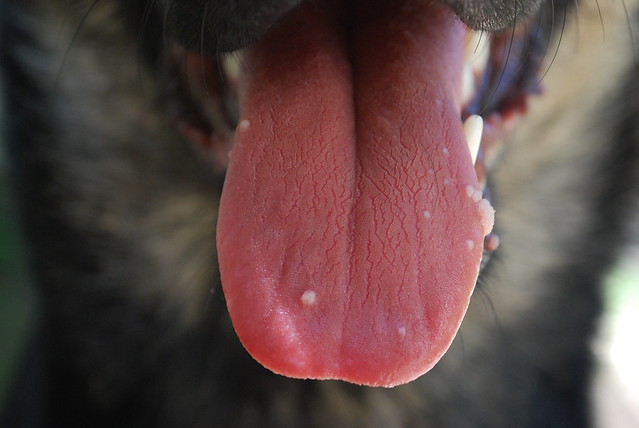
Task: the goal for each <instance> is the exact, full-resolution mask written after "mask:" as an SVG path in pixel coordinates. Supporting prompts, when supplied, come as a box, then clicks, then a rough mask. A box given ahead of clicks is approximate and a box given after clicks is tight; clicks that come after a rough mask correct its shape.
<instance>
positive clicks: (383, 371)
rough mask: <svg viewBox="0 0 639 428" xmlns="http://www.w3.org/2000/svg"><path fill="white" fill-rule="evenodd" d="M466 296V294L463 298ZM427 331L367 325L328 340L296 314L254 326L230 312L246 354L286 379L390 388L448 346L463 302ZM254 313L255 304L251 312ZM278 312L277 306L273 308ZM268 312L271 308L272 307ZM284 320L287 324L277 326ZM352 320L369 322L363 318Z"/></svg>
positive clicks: (406, 379) (424, 368) (429, 364)
mask: <svg viewBox="0 0 639 428" xmlns="http://www.w3.org/2000/svg"><path fill="white" fill-rule="evenodd" d="M468 300H469V299H468ZM456 307H457V309H458V310H457V311H455V313H452V314H449V317H448V319H447V320H444V321H442V320H440V322H439V323H437V324H436V325H433V326H432V327H431V328H429V329H428V331H423V329H421V328H416V327H415V326H408V327H399V328H397V327H393V328H389V329H386V330H382V331H377V332H376V334H375V333H373V332H372V329H368V330H367V331H365V332H363V333H362V334H360V335H359V336H357V337H353V335H352V334H351V335H350V336H348V337H344V338H341V340H331V338H330V337H328V336H324V335H323V334H321V332H320V333H318V332H317V331H316V330H313V329H312V328H311V327H308V326H305V323H304V322H302V321H301V320H300V319H296V318H295V316H293V317H292V319H287V320H286V321H285V322H284V323H282V322H281V319H280V322H279V323H278V322H273V319H268V316H264V317H263V319H264V324H268V327H265V328H264V329H262V328H260V329H256V328H255V323H246V322H245V319H244V317H234V316H233V315H235V313H234V311H233V310H232V307H231V308H230V313H231V318H232V320H233V324H234V328H235V330H236V333H237V334H238V337H239V338H240V341H241V342H242V344H243V346H244V347H245V349H246V350H247V351H248V353H249V354H250V355H251V356H252V357H253V358H254V359H255V360H256V361H257V362H259V363H260V364H261V365H263V366H264V367H265V368H267V369H269V370H270V371H272V372H274V373H276V374H279V375H283V376H286V377H290V378H296V379H311V380H340V381H345V382H349V383H353V384H357V385H363V386H369V387H386V388H390V387H394V386H398V385H402V384H405V383H408V382H411V381H413V380H415V379H417V378H418V377H420V376H422V375H423V374H425V373H426V372H428V371H429V370H430V369H432V368H433V367H434V366H435V364H436V363H437V362H438V361H439V360H440V358H441V357H442V356H443V355H444V353H445V352H446V351H447V350H448V348H449V347H450V345H451V343H452V341H453V339H454V338H455V335H456V333H457V330H458V328H459V325H460V324H461V320H462V318H463V316H464V314H465V311H466V308H467V304H465V305H464V304H462V303H460V304H459V305H456ZM255 311H257V312H259V311H260V309H259V308H254V310H253V312H255ZM273 312H277V313H279V315H280V316H281V315H282V311H277V310H275V311H273ZM271 313H272V312H271ZM282 324H286V326H288V327H286V326H284V325H282ZM357 324H360V325H361V324H372V322H371V320H364V321H362V322H360V323H357Z"/></svg>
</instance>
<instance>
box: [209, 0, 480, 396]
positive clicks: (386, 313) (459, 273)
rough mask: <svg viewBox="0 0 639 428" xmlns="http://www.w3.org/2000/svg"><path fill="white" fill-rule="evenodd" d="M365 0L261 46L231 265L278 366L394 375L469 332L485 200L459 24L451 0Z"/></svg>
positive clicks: (251, 334) (336, 374) (240, 143)
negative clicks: (465, 119)
mask: <svg viewBox="0 0 639 428" xmlns="http://www.w3.org/2000/svg"><path fill="white" fill-rule="evenodd" d="M356 3H357V6H353V10H350V11H349V14H352V17H353V21H352V22H349V23H348V24H347V26H348V32H349V34H348V38H347V35H346V30H345V28H344V25H342V24H340V22H339V21H340V19H341V18H340V12H339V11H338V10H337V9H336V8H330V7H328V6H326V5H323V6H320V5H318V2H306V3H304V4H303V5H302V6H301V7H300V8H299V9H297V10H296V11H294V12H293V13H291V14H290V15H288V16H287V17H285V19H284V21H283V22H281V23H280V24H279V25H278V27H277V28H275V29H274V30H272V31H271V32H270V33H269V34H267V36H266V37H265V38H264V39H263V40H262V41H261V42H260V43H259V45H257V46H255V47H253V48H251V49H250V51H249V52H248V57H247V66H246V71H245V72H244V75H243V77H242V79H243V82H242V86H241V87H240V92H241V95H242V99H241V106H242V122H240V123H244V124H250V126H242V127H241V129H240V130H238V131H241V132H237V134H236V140H237V141H236V145H235V147H234V149H233V157H232V158H231V160H230V164H229V168H228V172H227V177H226V182H225V186H224V192H223V195H222V201H221V205H220V214H219V220H218V252H219V263H220V272H221V276H222V284H223V289H224V293H225V296H226V299H227V305H228V309H229V313H230V316H231V320H232V322H233V325H234V328H235V330H236V332H237V334H238V336H239V338H240V340H241V341H242V343H243V345H244V346H245V347H246V349H247V350H248V351H249V353H250V354H251V355H252V356H253V357H254V358H255V359H256V360H258V361H259V362H260V363H261V364H263V365H264V366H265V367H267V368H269V369H271V370H272V371H274V372H276V373H280V374H284V375H287V376H291V377H297V378H313V379H342V380H346V381H349V382H354V383H358V384H365V385H374V386H393V385H397V384H400V383H405V382H408V381H410V380H413V379H415V378H416V377H418V376H420V375H422V374H423V373H425V372H426V371H427V370H429V369H430V368H431V367H432V366H433V365H434V364H435V363H436V362H437V361H438V359H439V358H440V357H441V355H442V354H443V353H444V352H445V351H446V349H447V348H448V346H449V345H450V343H451V341H452V339H453V338H454V336H455V333H456V332H457V329H458V328H459V325H460V323H461V320H462V318H463V315H464V313H465V311H466V307H467V305H468V301H469V299H470V295H471V293H472V290H473V288H474V284H475V280H476V277H477V273H478V270H479V264H480V259H481V251H482V246H481V245H473V246H470V245H469V244H468V242H469V241H473V242H482V239H483V236H484V235H485V234H486V233H487V232H486V229H487V224H486V223H487V221H486V217H487V216H488V214H486V213H487V212H488V210H487V209H484V208H480V207H479V205H480V204H481V202H480V201H479V200H478V201H475V200H473V198H472V197H469V196H471V195H469V194H467V189H468V188H473V189H476V188H477V187H478V183H477V177H476V175H475V172H474V168H473V165H472V162H471V159H470V155H469V151H468V148H467V145H466V142H465V137H464V133H463V129H462V125H461V121H460V112H459V108H458V105H459V96H460V95H459V92H460V88H461V75H460V74H461V71H460V70H461V69H462V67H461V60H462V56H463V37H464V29H463V27H462V24H460V23H459V22H458V21H457V20H456V19H455V17H454V16H453V15H452V13H450V12H449V11H448V10H447V9H445V8H443V7H442V6H440V5H439V4H438V3H437V2H428V1H421V2H419V1H418V2H407V3H406V4H398V3H400V2H392V1H390V0H389V1H386V0H378V1H376V2H374V3H371V2H364V1H362V2H356ZM382 3H383V4H382ZM324 6H326V7H324ZM333 14H334V16H333ZM444 149H446V150H445V151H444ZM444 152H446V153H444Z"/></svg>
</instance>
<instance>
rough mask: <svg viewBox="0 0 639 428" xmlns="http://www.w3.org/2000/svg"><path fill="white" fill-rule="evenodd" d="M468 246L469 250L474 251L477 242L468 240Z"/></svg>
mask: <svg viewBox="0 0 639 428" xmlns="http://www.w3.org/2000/svg"><path fill="white" fill-rule="evenodd" d="M466 245H467V246H468V249H469V250H472V249H473V248H475V242H474V241H473V240H472V239H467V240H466Z"/></svg>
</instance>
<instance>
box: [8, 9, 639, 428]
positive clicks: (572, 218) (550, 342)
mask: <svg viewBox="0 0 639 428" xmlns="http://www.w3.org/2000/svg"><path fill="white" fill-rule="evenodd" d="M92 3H93V1H80V2H78V1H66V0H57V1H53V0H48V1H45V0H43V1H39V0H4V1H3V2H2V3H1V4H2V6H1V7H2V9H1V10H2V13H0V20H2V33H1V36H2V39H1V40H2V46H1V47H0V54H1V55H2V67H3V71H4V78H5V92H6V106H7V108H6V111H7V118H6V123H7V140H8V142H9V145H10V152H11V158H12V162H13V172H14V177H15V182H16V183H17V185H18V186H17V188H18V189H19V198H20V203H21V206H22V214H23V218H24V225H25V231H26V235H27V239H28V242H29V243H30V246H31V247H30V248H31V253H30V255H31V261H32V265H33V268H34V271H35V274H36V276H37V279H38V283H39V291H40V299H41V300H40V308H41V316H40V319H39V320H40V329H39V334H38V337H37V339H36V340H34V345H33V349H34V350H33V352H31V354H30V357H29V358H28V359H27V363H25V364H27V367H26V368H25V370H24V373H25V379H26V380H27V381H26V382H22V383H21V387H20V388H18V389H17V391H16V393H15V394H14V396H13V401H12V402H11V403H10V404H9V405H8V406H7V409H8V410H9V411H8V412H6V414H5V423H6V426H7V427H18V426H60V427H73V426H78V427H100V426H105V427H116V426H135V427H142V426H149V427H200V426H202V427H210V426H220V427H278V428H280V427H324V426H327V427H346V426H348V427H385V428H386V427H455V428H458V427H549V426H552V427H586V426H588V425H589V423H588V421H589V420H590V417H591V406H590V404H589V401H588V395H587V394H588V392H587V391H588V388H589V386H590V377H589V373H590V369H591V368H592V364H593V361H592V356H591V354H590V350H589V345H590V343H589V340H590V338H591V335H592V333H593V331H594V329H595V327H596V318H597V315H598V312H599V310H600V280H601V277H602V275H603V274H604V273H605V272H606V270H607V269H608V268H609V266H610V265H611V263H612V262H613V261H614V260H615V258H616V256H617V255H618V252H619V249H620V248H621V245H622V244H623V237H624V236H625V230H626V229H625V227H626V222H625V219H626V218H627V217H628V215H629V213H630V212H631V199H632V198H631V196H632V193H633V191H635V190H637V189H638V188H639V185H638V177H637V175H638V174H637V172H636V171H637V169H638V168H637V165H638V162H637V161H638V158H639V153H638V152H639V149H638V144H637V141H638V137H639V135H638V134H637V133H638V132H639V129H638V128H637V123H638V122H637V112H638V111H639V88H638V87H637V80H636V72H635V70H634V68H633V66H634V64H633V61H632V59H633V53H632V51H631V47H630V43H628V38H627V34H628V33H627V27H626V26H625V15H624V14H623V13H622V12H619V10H618V9H619V7H618V6H617V7H615V6H611V7H610V11H608V12H607V14H606V15H604V16H606V17H607V19H608V20H607V21H605V22H604V28H605V31H606V34H607V35H606V37H607V41H606V45H605V46H602V43H601V39H602V38H603V36H602V34H601V27H600V25H601V24H600V23H599V21H598V19H595V18H592V16H590V17H582V18H580V21H579V24H580V26H581V27H582V28H588V29H590V28H593V29H592V30H589V31H590V32H586V33H584V34H589V36H588V37H585V36H584V37H581V38H580V37H577V36H575V33H574V32H572V33H571V32H570V31H569V30H566V31H565V33H564V41H563V43H562V45H561V46H560V53H564V52H566V51H567V52H571V51H578V50H575V49H573V47H571V43H573V42H575V40H579V41H580V43H581V45H580V49H581V50H582V52H577V53H573V54H572V55H573V56H571V55H567V57H566V58H567V59H566V58H564V59H563V60H562V58H561V57H559V58H558V59H557V61H555V63H554V64H553V66H552V67H551V69H550V72H549V73H548V75H547V76H546V77H545V80H546V82H545V83H546V86H547V91H546V94H545V95H544V96H543V98H542V99H540V100H539V105H537V106H534V107H533V108H532V112H531V113H530V115H529V117H527V118H526V119H524V121H523V122H522V124H521V126H520V127H519V128H518V129H517V130H516V131H515V132H514V133H513V138H512V140H513V141H511V143H510V146H509V149H508V150H507V152H506V153H505V155H504V156H503V159H502V160H501V161H500V164H499V166H498V167H497V169H496V170H495V172H494V174H493V175H492V176H491V181H492V182H493V192H494V194H495V203H494V205H495V208H496V209H497V213H498V214H497V228H498V232H499V234H500V236H501V238H502V246H501V247H500V249H499V250H498V251H497V252H496V253H495V254H494V256H493V257H492V258H491V260H490V262H489V264H488V265H487V266H486V267H485V268H484V270H483V272H482V276H481V279H480V284H481V287H480V290H479V291H478V292H477V293H476V294H475V297H474V299H473V302H472V304H471V307H470V309H469V313H468V315H467V317H466V319H465V321H464V324H463V326H462V330H461V334H460V335H459V337H458V339H457V340H456V342H455V343H454V344H453V346H452V348H451V350H450V351H449V353H448V354H447V355H446V356H445V357H444V359H443V360H442V361H441V362H440V363H439V364H438V365H437V366H436V367H435V368H434V369H433V370H432V371H431V372H430V373H428V374H426V375H425V376H423V377H422V378H420V379H418V380H417V381H415V382H412V383H410V384H408V385H405V386H401V387H397V388H394V389H371V388H359V387H356V386H352V385H348V384H344V383H340V382H313V381H299V380H293V379H287V378H283V377H280V376H276V375H274V374H272V373H270V372H269V371H267V370H265V369H263V368H262V367H261V366H259V365H258V364H257V363H256V362H254V361H253V360H252V359H251V357H250V356H249V355H248V354H247V353H246V352H245V351H244V350H243V348H242V346H241V345H240V343H239V341H238V340H237V338H236V336H235V334H234V332H233V330H232V328H231V326H230V322H229V320H228V317H227V313H226V307H225V303H224V300H223V296H222V293H221V290H220V288H219V286H218V274H217V272H216V270H215V257H216V256H215V237H214V231H215V222H216V210H217V199H218V197H219V194H220V190H221V186H222V180H223V178H222V177H219V176H215V175H213V174H211V173H210V171H209V169H208V168H207V166H206V165H205V164H204V162H203V161H202V160H201V159H199V157H198V156H197V155H196V154H195V153H194V152H193V151H192V149H191V148H190V146H189V145H188V144H187V143H186V142H184V141H183V139H182V138H181V137H179V136H178V135H177V134H176V132H175V131H174V130H173V129H172V127H171V126H170V125H169V124H168V123H167V120H166V119H165V111H164V110H165V107H164V104H163V92H162V90H161V88H160V87H159V86H158V82H159V81H160V80H158V74H159V73H158V72H156V71H154V65H155V63H154V60H155V59H156V58H157V55H158V49H159V48H160V47H161V44H158V43H157V42H158V41H159V40H161V39H162V34H163V32H162V29H161V26H162V22H165V23H166V25H167V27H166V28H167V31H169V32H170V34H172V35H173V36H174V37H178V38H181V39H182V40H183V41H184V42H185V43H187V44H191V45H193V44H197V43H199V42H200V39H196V38H193V36H192V35H189V34H188V32H187V31H185V28H192V27H187V26H185V25H184V24H185V23H186V24H189V23H191V24H195V27H194V28H196V29H198V31H196V33H197V37H199V23H200V22H201V21H200V20H201V19H202V16H203V15H205V16H207V17H208V16H209V15H211V17H214V16H217V17H218V18H219V25H220V26H222V27H221V28H220V29H219V30H218V29H212V30H211V31H210V33H207V34H208V36H207V37H208V39H207V40H206V41H204V49H205V50H209V51H218V50H219V51H224V50H229V49H234V48H237V47H240V46H243V45H245V44H246V43H248V42H249V41H251V40H253V39H255V38H256V37H259V35H260V34H261V33H262V32H263V31H265V30H266V29H267V28H268V26H269V25H270V23H272V22H273V21H274V20H275V19H277V17H278V16H279V15H281V14H282V13H284V12H285V11H286V10H288V8H290V7H291V6H292V5H294V4H296V3H297V1H296V0H278V1H275V0H273V1H271V2H257V1H255V0H246V1H241V2H240V1H238V2H235V3H227V2H223V1H221V0H217V1H210V2H207V3H206V4H208V5H209V6H208V7H207V8H206V11H204V10H203V5H204V1H203V0H199V1H186V0H176V1H175V2H174V5H173V8H174V11H173V12H174V13H167V14H166V18H165V17H164V16H163V15H164V14H163V12H162V8H163V7H167V4H168V3H169V2H168V1H164V0H159V1H157V2H155V3H154V4H155V8H152V9H150V10H147V9H146V8H145V7H144V5H143V4H142V2H140V1H123V2H121V3H119V2H116V1H115V0H101V1H98V2H96V3H93V4H92ZM538 3H540V1H533V2H523V1H519V2H512V3H510V2H501V1H494V2H491V1H485V2H480V1H450V4H451V6H453V7H455V8H456V10H458V11H459V13H460V14H462V16H463V14H464V13H471V12H473V11H474V10H476V8H479V7H481V13H480V12H477V13H480V15H479V16H480V18H477V19H478V23H476V24H475V25H476V26H477V27H479V28H503V27H506V26H507V24H508V22H510V18H508V19H507V20H506V21H504V20H503V19H504V18H503V17H502V14H499V13H496V12H495V11H499V10H502V9H500V8H503V7H511V6H512V7H516V8H517V10H524V9H526V10H528V11H529V12H530V13H532V10H533V9H536V6H537V5H538ZM230 4H234V5H235V6H234V7H226V6H225V5H230ZM526 4H530V5H532V6H530V7H529V8H527V7H526ZM554 4H555V8H556V10H555V12H557V13H556V14H555V15H554V16H555V17H556V22H555V23H554V24H555V25H554V27H555V28H556V29H557V30H558V31H561V29H562V25H561V22H562V18H561V13H559V12H561V11H562V10H564V6H566V4H565V3H563V2H561V1H558V0H555V2H554ZM626 4H627V5H628V7H629V8H630V10H631V11H633V10H634V9H633V6H634V5H633V2H632V1H628V0H627V1H626ZM258 5H267V6H269V7H264V8H262V9H260V11H259V13H258V15H259V14H261V15H260V16H262V18H260V19H259V20H257V21H252V20H251V19H249V18H247V17H250V16H253V15H251V14H250V13H249V12H251V11H254V10H255V8H256V7H258ZM508 5H510V6H508ZM541 7H542V13H546V16H550V13H549V9H548V8H550V7H551V5H550V2H544V4H543V5H542V6H541ZM584 7H585V6H584ZM588 7H590V8H592V7H594V6H593V5H589V6H588ZM544 8H545V9H544ZM218 12H219V13H220V14H219V15H216V13H218ZM509 12H512V13H511V15H510V16H515V15H517V14H516V13H515V10H514V9H509ZM631 13H633V14H631V15H630V16H629V17H630V18H631V20H632V22H634V17H635V15H634V12H631ZM481 14H483V15H481ZM496 15H499V18H498V17H497V16H496ZM220 17H221V18H220ZM218 18H215V19H213V18H211V21H210V22H215V23H218V20H217V19H218ZM222 18H223V19H222ZM499 19H501V21H499V22H497V21H498V20H499ZM574 22H575V20H574V18H573V19H570V18H569V21H568V24H569V26H568V28H573V30H571V31H577V30H575V29H574V28H576V27H570V24H571V23H573V24H574ZM482 23H483V24H482ZM593 34H595V35H594V36H593ZM571 35H572V36H571ZM549 51H550V54H549V55H550V56H552V51H553V48H552V47H550V48H549ZM579 61H581V62H579ZM583 64H588V67H584V66H583ZM577 71H578V72H579V76H577V74H576V72H577ZM555 99H556V101H555Z"/></svg>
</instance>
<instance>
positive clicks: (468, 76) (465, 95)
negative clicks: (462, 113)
mask: <svg viewBox="0 0 639 428" xmlns="http://www.w3.org/2000/svg"><path fill="white" fill-rule="evenodd" d="M474 95H475V73H473V69H472V67H471V66H470V65H468V64H464V70H463V71H462V95H461V99H462V103H461V105H462V106H466V105H467V104H468V103H470V101H471V100H472V98H473V96H474Z"/></svg>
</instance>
